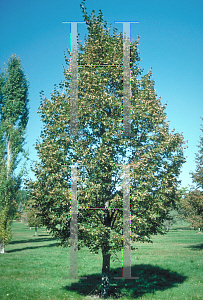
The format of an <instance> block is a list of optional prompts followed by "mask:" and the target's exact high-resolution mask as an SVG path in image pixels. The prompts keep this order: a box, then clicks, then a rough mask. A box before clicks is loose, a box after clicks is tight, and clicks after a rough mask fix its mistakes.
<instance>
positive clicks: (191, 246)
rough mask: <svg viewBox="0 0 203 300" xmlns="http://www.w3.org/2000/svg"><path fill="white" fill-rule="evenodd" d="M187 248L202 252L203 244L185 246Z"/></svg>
mask: <svg viewBox="0 0 203 300" xmlns="http://www.w3.org/2000/svg"><path fill="white" fill-rule="evenodd" d="M187 248H189V249H191V250H199V251H200V250H203V243H202V244H197V245H190V246H187Z"/></svg>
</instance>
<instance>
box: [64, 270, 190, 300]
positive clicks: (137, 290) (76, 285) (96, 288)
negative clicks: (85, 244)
mask: <svg viewBox="0 0 203 300" xmlns="http://www.w3.org/2000/svg"><path fill="white" fill-rule="evenodd" d="M131 273H132V275H131V276H132V277H133V276H134V277H140V279H138V280H137V279H136V280H134V279H113V278H114V277H120V276H121V268H119V269H113V270H112V271H111V275H110V278H111V279H110V286H111V296H112V297H114V298H115V299H118V298H120V297H122V296H125V297H127V298H128V297H129V299H131V298H132V299H134V298H140V297H142V296H143V295H144V294H146V293H152V294H153V293H154V292H156V291H158V290H166V289H169V288H172V287H175V286H177V285H178V284H180V283H183V282H184V281H185V280H186V279H187V276H182V275H181V274H178V273H177V272H173V271H170V270H167V269H162V268H160V267H157V266H152V265H144V264H141V265H134V266H132V267H131ZM83 276H86V275H83ZM100 284H101V274H93V275H89V276H87V279H80V280H79V281H78V282H72V283H71V284H70V286H64V287H63V289H65V290H67V291H77V293H78V294H81V295H83V296H88V295H89V296H90V295H91V296H93V295H97V296H98V295H100Z"/></svg>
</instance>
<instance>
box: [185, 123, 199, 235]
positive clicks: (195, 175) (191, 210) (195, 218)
mask: <svg viewBox="0 0 203 300" xmlns="http://www.w3.org/2000/svg"><path fill="white" fill-rule="evenodd" d="M202 120H203V118H202ZM201 127H202V128H201V131H203V126H202V125H201ZM198 148H199V151H198V153H197V154H196V158H195V162H196V171H195V172H191V173H190V174H191V175H192V182H193V184H194V186H192V187H191V189H190V191H189V192H188V193H186V196H185V197H184V199H183V200H182V207H183V209H184V210H185V215H186V218H187V220H188V222H190V223H191V226H193V227H194V228H199V231H200V230H201V229H202V228H203V136H200V142H199V145H198Z"/></svg>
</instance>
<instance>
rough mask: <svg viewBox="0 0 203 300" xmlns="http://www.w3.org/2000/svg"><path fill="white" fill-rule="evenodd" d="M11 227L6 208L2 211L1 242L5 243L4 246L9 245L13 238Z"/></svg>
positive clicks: (0, 213) (0, 222) (0, 224)
mask: <svg viewBox="0 0 203 300" xmlns="http://www.w3.org/2000/svg"><path fill="white" fill-rule="evenodd" d="M10 225H11V220H10V219H9V212H8V210H7V207H5V208H4V209H1V211H0V241H2V242H3V245H4V246H5V245H7V244H9V243H10V241H11V238H12V235H11V227H10Z"/></svg>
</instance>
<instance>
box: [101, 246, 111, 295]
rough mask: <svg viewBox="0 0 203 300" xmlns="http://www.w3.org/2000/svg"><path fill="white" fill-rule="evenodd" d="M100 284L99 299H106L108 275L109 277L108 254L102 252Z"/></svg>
mask: <svg viewBox="0 0 203 300" xmlns="http://www.w3.org/2000/svg"><path fill="white" fill-rule="evenodd" d="M102 256H103V265H102V282H101V297H102V298H108V297H109V296H110V286H109V275H110V254H109V253H105V252H104V251H102Z"/></svg>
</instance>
